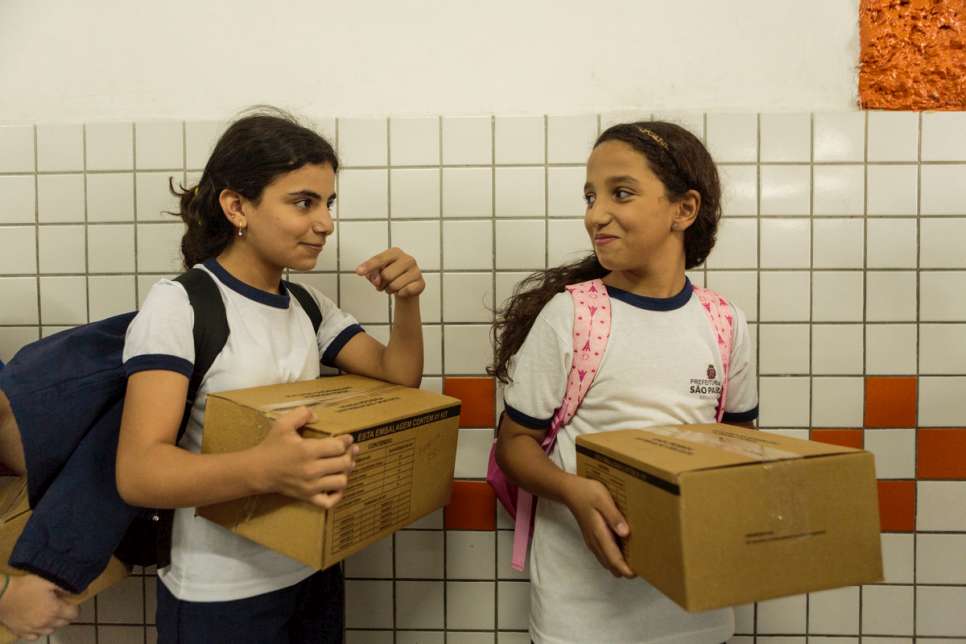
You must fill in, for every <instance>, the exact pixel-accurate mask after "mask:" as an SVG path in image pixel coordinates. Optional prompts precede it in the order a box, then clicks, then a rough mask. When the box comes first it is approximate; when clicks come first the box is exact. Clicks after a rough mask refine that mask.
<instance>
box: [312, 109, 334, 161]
mask: <svg viewBox="0 0 966 644" xmlns="http://www.w3.org/2000/svg"><path fill="white" fill-rule="evenodd" d="M303 123H305V126H306V127H308V128H311V129H312V130H314V131H315V132H316V133H317V134H318V135H319V136H321V137H322V138H324V139H325V140H326V142H328V144H329V145H331V146H332V147H333V148H335V147H336V145H335V144H336V139H337V138H338V129H339V124H338V120H337V119H336V118H335V117H334V116H326V115H320V116H312V117H311V118H310V119H307V120H304V121H303ZM340 163H341V159H340Z"/></svg>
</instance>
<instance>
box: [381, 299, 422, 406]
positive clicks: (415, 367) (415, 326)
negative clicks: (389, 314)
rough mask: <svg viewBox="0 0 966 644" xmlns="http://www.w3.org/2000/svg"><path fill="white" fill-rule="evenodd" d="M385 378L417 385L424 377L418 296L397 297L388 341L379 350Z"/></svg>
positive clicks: (412, 385) (404, 383)
mask: <svg viewBox="0 0 966 644" xmlns="http://www.w3.org/2000/svg"><path fill="white" fill-rule="evenodd" d="M381 366H382V372H383V374H385V379H386V380H388V381H390V382H395V383H398V384H401V385H407V386H410V387H418V386H419V383H420V381H421V380H422V377H423V325H422V320H421V319H420V315H419V298H418V297H404V298H403V297H397V298H396V301H395V318H394V320H393V325H392V330H391V331H390V334H389V343H388V344H387V346H386V348H385V350H384V351H383V354H382V365H381Z"/></svg>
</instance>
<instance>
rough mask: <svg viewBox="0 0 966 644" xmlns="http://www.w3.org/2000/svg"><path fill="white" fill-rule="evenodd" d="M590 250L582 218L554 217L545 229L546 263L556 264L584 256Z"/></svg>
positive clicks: (549, 264)
mask: <svg viewBox="0 0 966 644" xmlns="http://www.w3.org/2000/svg"><path fill="white" fill-rule="evenodd" d="M591 251H592V248H591V243H590V238H589V237H588V235H587V229H586V228H584V221H583V220H582V219H555V220H552V221H550V223H549V226H548V230H547V265H548V266H558V265H560V264H565V263H569V262H574V261H577V260H580V259H582V258H584V257H586V256H587V255H588V254H590V252H591Z"/></svg>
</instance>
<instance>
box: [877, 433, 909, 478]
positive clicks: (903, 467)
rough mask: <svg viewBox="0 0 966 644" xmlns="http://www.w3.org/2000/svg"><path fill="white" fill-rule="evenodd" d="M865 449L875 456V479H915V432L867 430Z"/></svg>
mask: <svg viewBox="0 0 966 644" xmlns="http://www.w3.org/2000/svg"><path fill="white" fill-rule="evenodd" d="M865 449H866V450H868V451H870V452H872V454H874V455H875V475H876V477H877V478H880V479H912V478H916V430H914V429H867V430H865Z"/></svg>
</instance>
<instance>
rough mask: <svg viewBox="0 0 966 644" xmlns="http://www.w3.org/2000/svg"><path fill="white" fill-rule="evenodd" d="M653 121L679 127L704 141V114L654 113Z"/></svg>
mask: <svg viewBox="0 0 966 644" xmlns="http://www.w3.org/2000/svg"><path fill="white" fill-rule="evenodd" d="M654 120H655V121H665V122H667V123H674V124H675V125H680V126H681V127H683V128H684V129H685V130H687V131H688V132H690V133H691V134H693V135H694V136H695V137H697V138H698V139H699V140H701V141H704V112H678V111H673V112H655V113H654Z"/></svg>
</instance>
